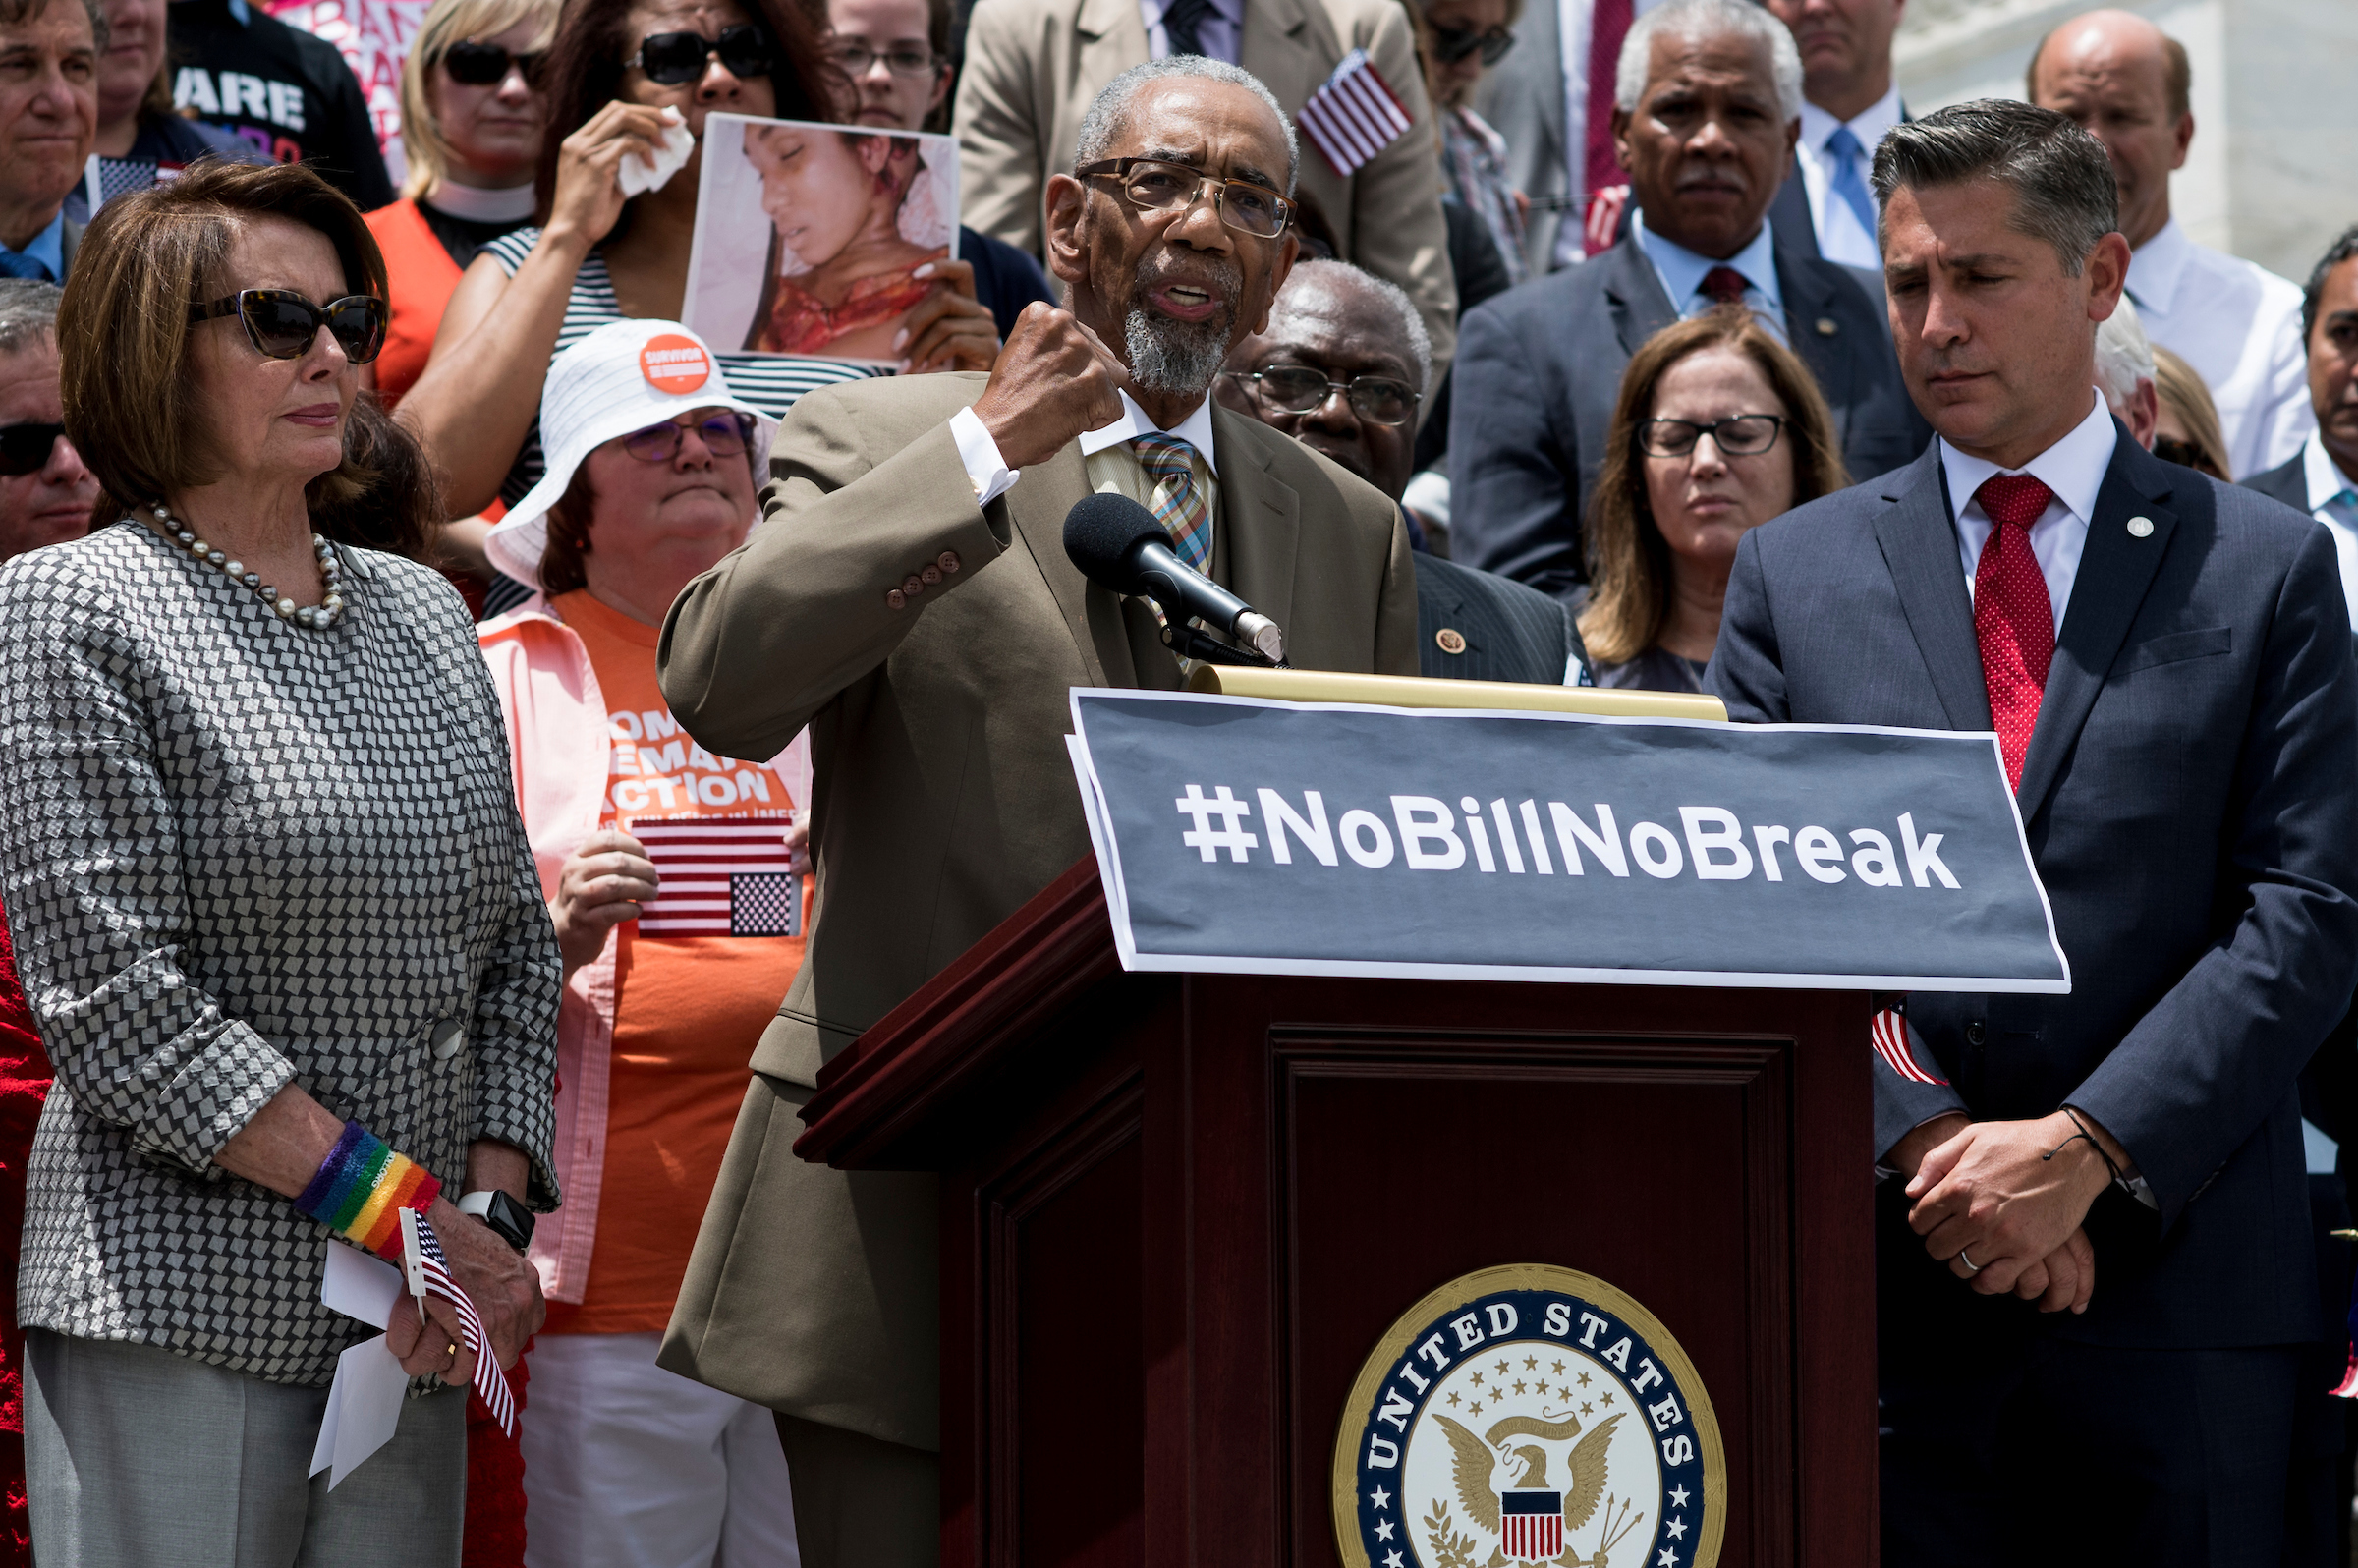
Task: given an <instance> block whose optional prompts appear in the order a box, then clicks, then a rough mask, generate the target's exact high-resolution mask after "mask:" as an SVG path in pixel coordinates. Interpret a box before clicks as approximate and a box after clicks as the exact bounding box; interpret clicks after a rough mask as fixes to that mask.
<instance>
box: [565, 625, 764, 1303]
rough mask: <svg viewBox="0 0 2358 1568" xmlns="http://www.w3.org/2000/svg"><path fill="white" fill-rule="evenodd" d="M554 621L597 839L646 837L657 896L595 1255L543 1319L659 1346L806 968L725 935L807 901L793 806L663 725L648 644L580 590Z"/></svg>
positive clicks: (634, 932)
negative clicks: (748, 1100)
mask: <svg viewBox="0 0 2358 1568" xmlns="http://www.w3.org/2000/svg"><path fill="white" fill-rule="evenodd" d="M551 608H553V609H554V610H555V611H556V613H557V614H558V615H559V616H560V617H561V618H562V619H563V620H564V622H565V624H566V625H568V626H570V627H572V628H573V629H574V631H575V632H577V633H578V634H580V636H581V639H582V644H583V646H584V647H586V648H587V649H588V650H589V667H590V668H591V669H592V670H593V671H595V672H596V675H597V684H598V686H599V688H600V689H601V690H602V691H603V692H604V694H605V699H606V710H607V713H608V722H609V723H610V725H611V726H612V735H613V740H614V760H613V764H612V768H611V772H610V776H609V779H608V783H607V789H606V801H605V809H604V811H603V812H601V813H600V816H599V825H600V826H602V827H617V826H618V827H620V828H621V829H622V831H624V832H626V833H632V834H634V835H637V836H640V837H641V838H642V841H643V842H645V843H646V845H647V848H648V853H649V855H650V857H651V858H652V859H653V860H654V862H655V864H656V868H657V870H658V871H659V872H660V873H661V879H660V886H659V888H658V891H657V892H656V895H655V897H654V898H653V899H652V900H651V901H650V902H648V904H647V905H646V913H645V914H644V915H643V916H642V917H641V918H640V919H639V920H637V921H633V922H630V923H628V924H624V925H623V926H622V927H621V930H620V932H619V933H618V936H617V945H616V952H615V973H614V991H615V1008H614V1046H613V1058H612V1060H613V1065H612V1070H611V1077H610V1079H609V1081H608V1088H607V1101H606V1103H607V1112H606V1152H605V1185H604V1191H603V1195H602V1196H601V1197H600V1198H599V1200H598V1214H597V1242H596V1245H595V1247H594V1248H593V1249H592V1250H591V1252H590V1255H589V1282H588V1285H587V1287H586V1289H585V1292H584V1296H583V1301H582V1305H581V1306H579V1307H571V1306H567V1305H565V1304H563V1303H559V1302H551V1303H549V1307H548V1328H547V1331H548V1332H551V1333H577V1334H628V1333H643V1332H649V1331H657V1332H659V1331H660V1330H662V1329H663V1328H664V1327H665V1326H666V1325H668V1324H669V1323H670V1321H671V1308H672V1303H673V1301H674V1300H675V1299H676V1298H677V1297H678V1295H679V1293H680V1280H681V1279H682V1277H683V1276H685V1275H686V1273H687V1271H688V1254H689V1250H690V1249H691V1248H693V1247H694V1246H695V1245H696V1233H697V1228H698V1226H699V1225H700V1224H702V1221H703V1217H704V1204H705V1201H706V1200H708V1199H709V1198H710V1197H711V1196H712V1183H713V1181H714V1180H715V1179H716V1178H717V1177H718V1176H719V1174H720V1157H721V1153H722V1151H723V1150H724V1149H726V1148H727V1147H728V1142H729V1131H730V1128H731V1127H732V1126H733V1125H734V1124H735V1122H736V1120H737V1109H738V1107H739V1106H740V1105H741V1104H743V1103H744V1100H745V1084H746V1062H747V1061H748V1059H750V1058H751V1057H752V1055H753V1053H754V1045H755V1042H756V1041H758V1039H759V1038H760V1037H761V1032H762V1031H763V1030H764V1029H766V1028H767V1027H768V1026H769V1021H770V1019H771V1018H772V1017H773V1016H775V1014H776V1013H777V1010H778V1003H779V1001H780V1000H781V999H782V998H783V997H784V996H785V994H786V987H787V985H788V983H789V982H791V981H792V980H793V979H794V972H795V970H796V969H797V968H799V967H800V966H801V964H802V961H803V938H802V937H800V936H782V935H744V934H731V932H732V931H745V930H756V931H771V930H776V929H780V928H782V926H783V924H784V923H785V920H786V917H787V913H788V908H789V905H788V900H789V899H791V898H793V897H795V896H796V895H797V894H798V893H800V892H801V889H800V886H799V884H797V883H793V882H790V881H788V880H787V878H786V875H785V872H784V866H785V860H784V853H783V850H784V838H785V831H786V826H787V822H788V818H789V813H790V812H792V811H793V810H794V803H793V802H792V801H789V800H788V799H787V798H786V786H785V784H784V782H783V781H782V780H781V779H780V778H779V777H778V775H777V774H776V773H774V772H772V771H771V770H770V769H768V768H766V767H761V766H759V765H758V764H755V763H752V762H738V761H730V760H728V759H725V758H722V757H716V756H712V755H711V754H709V753H708V752H706V751H705V750H704V749H703V748H702V747H701V746H699V745H697V744H696V742H695V741H693V740H691V739H690V738H689V737H688V735H687V733H686V732H685V731H683V730H681V729H680V727H679V725H678V724H677V723H676V722H675V721H674V720H673V719H672V716H671V708H670V706H669V704H667V703H666V702H665V701H664V700H663V693H662V690H661V688H659V687H658V686H657V685H656V684H655V643H656V639H657V638H658V636H659V635H660V634H659V631H658V629H657V628H655V627H651V626H643V625H641V624H640V623H639V622H637V621H634V620H632V619H631V618H630V617H629V616H626V615H624V614H622V613H620V612H619V611H616V610H613V609H609V608H608V607H607V606H605V605H604V604H601V603H599V602H598V601H597V600H596V599H594V598H592V597H590V595H589V592H588V590H587V589H583V590H579V591H576V592H572V593H566V594H562V595H560V596H559V597H558V598H556V599H555V600H554V601H553V602H552V604H551ZM802 896H804V897H807V896H808V895H807V894H803V895H802ZM805 913H806V914H807V913H808V905H807V904H806V906H805Z"/></svg>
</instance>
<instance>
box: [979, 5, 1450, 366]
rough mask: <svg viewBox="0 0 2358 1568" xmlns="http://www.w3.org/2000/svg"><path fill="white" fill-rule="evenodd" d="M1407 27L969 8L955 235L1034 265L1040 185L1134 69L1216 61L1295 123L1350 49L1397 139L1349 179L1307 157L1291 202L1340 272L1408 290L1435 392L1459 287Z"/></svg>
mask: <svg viewBox="0 0 2358 1568" xmlns="http://www.w3.org/2000/svg"><path fill="white" fill-rule="evenodd" d="M1150 17H1151V19H1152V20H1151V23H1150V20H1149V19H1150ZM1415 27H1416V25H1415V23H1413V22H1412V21H1411V20H1410V18H1409V13H1408V9H1407V7H1406V6H1404V5H1402V4H1401V3H1400V0H979V3H978V4H977V5H976V6H975V9H974V14H973V17H972V19H971V20H970V21H969V22H968V24H967V33H966V61H965V65H964V66H963V68H962V70H961V73H960V76H959V79H958V98H957V106H956V122H955V129H956V131H957V133H958V146H959V155H958V157H959V161H958V183H959V199H960V205H961V206H962V207H963V208H964V216H965V218H966V221H967V222H968V223H969V224H971V225H973V226H974V227H975V228H977V229H979V230H981V231H982V232H983V233H984V234H987V235H991V236H993V237H995V238H997V239H1001V240H1004V241H1006V242H1007V243H1008V244H1009V245H1013V246H1019V247H1021V248H1023V249H1024V250H1027V251H1031V252H1036V253H1044V252H1040V246H1041V234H1042V230H1041V222H1042V219H1043V216H1044V214H1045V210H1046V204H1045V201H1044V200H1043V195H1044V190H1045V187H1046V183H1047V179H1048V176H1049V175H1050V174H1052V173H1054V172H1055V171H1057V170H1059V169H1069V168H1071V167H1072V166H1073V148H1074V145H1075V142H1076V141H1077V140H1078V139H1079V136H1080V128H1081V118H1082V115H1083V114H1084V113H1085V112H1086V111H1087V110H1088V108H1089V106H1090V104H1091V103H1092V102H1093V101H1094V100H1095V97H1096V95H1097V93H1098V91H1099V90H1100V89H1101V88H1102V87H1103V86H1104V85H1105V84H1106V83H1108V82H1110V81H1112V80H1113V78H1114V77H1115V76H1116V75H1117V74H1118V73H1120V72H1122V71H1125V70H1128V69H1129V68H1130V67H1132V66H1135V65H1138V64H1139V63H1141V62H1142V61H1146V60H1150V59H1153V58H1156V57H1158V56H1161V57H1168V56H1172V55H1182V54H1202V55H1212V56H1216V57H1218V58H1221V59H1224V60H1227V61H1230V62H1232V63H1233V64H1235V65H1238V66H1242V67H1243V68H1244V69H1245V70H1247V71H1249V72H1251V73H1252V74H1253V75H1254V76H1256V77H1258V78H1260V79H1261V80H1262V81H1263V83H1265V84H1267V86H1268V88H1269V90H1270V92H1272V93H1273V94H1275V96H1276V98H1277V101H1278V102H1279V103H1280V104H1282V105H1284V107H1285V110H1286V112H1287V113H1288V114H1298V113H1300V112H1301V109H1302V106H1303V105H1304V104H1305V103H1307V102H1309V101H1310V98H1311V96H1312V94H1314V93H1316V92H1317V91H1318V90H1319V87H1321V86H1323V85H1324V84H1325V83H1326V81H1327V79H1328V78H1329V77H1330V76H1331V75H1332V74H1333V72H1334V69H1335V67H1336V66H1337V65H1339V64H1340V63H1341V62H1342V61H1343V59H1344V58H1345V57H1346V56H1347V55H1348V54H1349V53H1350V52H1351V51H1352V50H1354V49H1364V50H1366V51H1367V54H1368V59H1369V62H1370V63H1371V64H1372V65H1374V67H1375V70H1376V72H1377V74H1378V75H1380V76H1381V77H1382V79H1383V84H1384V85H1385V86H1387V87H1389V88H1390V89H1391V92H1392V95H1393V97H1394V98H1395V99H1397V100H1398V102H1399V105H1400V107H1401V108H1402V109H1403V110H1405V111H1406V113H1407V115H1408V119H1409V126H1408V129H1407V130H1406V131H1403V132H1402V133H1401V134H1400V135H1399V136H1398V137H1397V138H1395V139H1394V140H1392V141H1391V142H1390V143H1389V144H1388V145H1385V146H1384V147H1383V148H1382V150H1380V151H1378V152H1376V153H1375V156H1373V157H1371V158H1369V159H1368V161H1367V162H1365V163H1364V164H1361V165H1360V166H1359V167H1358V168H1356V169H1354V170H1353V171H1352V172H1351V173H1350V174H1349V175H1347V176H1345V175H1339V174H1337V173H1336V172H1335V170H1334V167H1333V166H1332V165H1330V164H1329V163H1328V162H1327V161H1326V159H1325V158H1324V157H1323V156H1321V155H1320V154H1319V153H1318V152H1317V151H1316V150H1315V149H1314V150H1308V151H1306V152H1305V154H1304V156H1303V159H1302V190H1303V193H1304V194H1305V195H1307V196H1310V197H1311V199H1312V200H1314V201H1315V202H1317V203H1318V208H1319V213H1320V214H1321V215H1322V216H1323V217H1324V218H1325V220H1326V223H1327V226H1328V227H1330V228H1331V229H1332V230H1333V231H1334V239H1335V244H1336V245H1337V247H1338V248H1339V252H1338V258H1339V259H1341V260H1344V261H1351V262H1356V263H1357V264H1358V265H1360V266H1362V267H1365V268H1366V269H1367V270H1368V271H1370V272H1373V273H1375V275H1376V276H1377V277H1379V278H1388V279H1390V280H1391V281H1392V282H1394V283H1397V284H1398V285H1400V287H1401V288H1403V289H1405V290H1407V291H1408V297H1409V298H1410V299H1411V300H1412V301H1414V302H1415V303H1416V307H1417V313H1418V314H1419V315H1421V316H1422V317H1423V318H1424V321H1425V330H1426V331H1427V332H1428V333H1430V334H1431V335H1432V358H1433V365H1432V370H1433V377H1434V382H1435V384H1436V385H1437V384H1438V382H1439V377H1440V374H1441V372H1442V371H1443V370H1444V369H1445V368H1447V366H1448V364H1449V359H1450V356H1451V354H1452V352H1453V351H1454V350H1455V348H1456V345H1457V285H1456V283H1455V282H1454V280H1453V279H1452V278H1451V276H1450V271H1449V241H1448V230H1447V226H1446V225H1445V223H1444V222H1443V220H1442V217H1441V203H1440V194H1441V189H1442V180H1441V168H1440V144H1439V142H1438V140H1436V133H1435V132H1434V130H1433V116H1432V104H1431V102H1430V101H1429V100H1428V99H1427V97H1426V95H1425V74H1424V70H1423V68H1422V67H1421V66H1420V65H1419V64H1418V63H1417V48H1416V32H1415Z"/></svg>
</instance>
